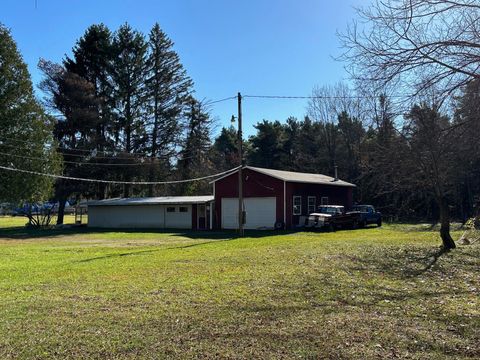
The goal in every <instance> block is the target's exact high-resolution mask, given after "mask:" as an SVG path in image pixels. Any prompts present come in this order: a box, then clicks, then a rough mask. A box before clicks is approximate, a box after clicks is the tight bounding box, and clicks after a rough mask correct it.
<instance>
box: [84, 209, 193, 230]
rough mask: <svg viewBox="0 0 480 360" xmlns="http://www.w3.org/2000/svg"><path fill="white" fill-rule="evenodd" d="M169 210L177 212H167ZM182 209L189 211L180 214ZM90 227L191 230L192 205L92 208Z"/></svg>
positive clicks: (89, 212) (89, 215) (89, 214)
mask: <svg viewBox="0 0 480 360" xmlns="http://www.w3.org/2000/svg"><path fill="white" fill-rule="evenodd" d="M167 208H172V209H175V211H174V212H167V211H166V210H167ZM180 208H183V209H185V210H187V211H184V212H180ZM88 226H91V227H100V228H156V229H165V228H171V229H191V228H192V205H147V206H142V205H135V206H92V207H90V209H89V211H88Z"/></svg>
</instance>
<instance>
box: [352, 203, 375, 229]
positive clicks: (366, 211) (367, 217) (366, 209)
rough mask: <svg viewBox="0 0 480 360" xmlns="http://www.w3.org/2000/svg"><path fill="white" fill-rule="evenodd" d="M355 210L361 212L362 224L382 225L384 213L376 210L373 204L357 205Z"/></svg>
mask: <svg viewBox="0 0 480 360" xmlns="http://www.w3.org/2000/svg"><path fill="white" fill-rule="evenodd" d="M353 210H354V211H358V212H359V213H360V226H362V227H364V226H367V225H369V224H377V226H382V214H381V213H380V212H379V211H375V208H374V207H373V206H372V205H355V206H354V207H353Z"/></svg>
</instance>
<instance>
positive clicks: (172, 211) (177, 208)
mask: <svg viewBox="0 0 480 360" xmlns="http://www.w3.org/2000/svg"><path fill="white" fill-rule="evenodd" d="M165 227H166V228H170V229H191V228H192V206H191V205H165Z"/></svg>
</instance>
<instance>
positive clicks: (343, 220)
mask: <svg viewBox="0 0 480 360" xmlns="http://www.w3.org/2000/svg"><path fill="white" fill-rule="evenodd" d="M360 220H361V219H360V213H359V212H357V211H348V212H347V211H345V207H344V206H341V205H322V206H319V207H318V211H317V212H315V213H312V214H310V215H309V216H308V218H307V220H306V222H305V227H306V228H311V229H328V230H331V231H333V230H335V229H339V228H342V229H344V228H352V229H356V228H357V227H358V226H359V225H360Z"/></svg>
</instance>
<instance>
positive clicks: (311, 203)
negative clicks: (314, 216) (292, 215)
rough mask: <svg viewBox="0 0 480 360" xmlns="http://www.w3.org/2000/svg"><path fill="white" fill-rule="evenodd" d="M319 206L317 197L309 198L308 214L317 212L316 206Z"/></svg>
mask: <svg viewBox="0 0 480 360" xmlns="http://www.w3.org/2000/svg"><path fill="white" fill-rule="evenodd" d="M316 205H317V197H316V196H309V197H308V213H309V214H311V213H314V212H315V206H316Z"/></svg>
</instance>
